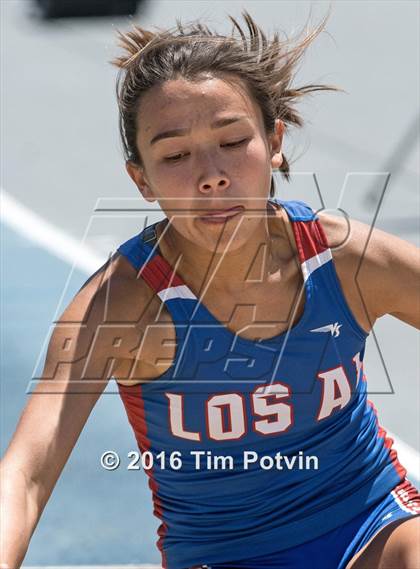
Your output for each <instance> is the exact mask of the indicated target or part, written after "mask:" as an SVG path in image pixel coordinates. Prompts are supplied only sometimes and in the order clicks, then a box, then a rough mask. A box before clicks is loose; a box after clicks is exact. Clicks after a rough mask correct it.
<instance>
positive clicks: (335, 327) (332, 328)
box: [309, 322, 342, 338]
mask: <svg viewBox="0 0 420 569" xmlns="http://www.w3.org/2000/svg"><path fill="white" fill-rule="evenodd" d="M341 326H342V324H339V323H338V322H334V324H327V325H326V326H321V328H314V329H313V330H309V332H331V336H333V337H334V338H337V337H338V336H339V335H340V328H341Z"/></svg>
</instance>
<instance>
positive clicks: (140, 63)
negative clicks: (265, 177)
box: [111, 11, 340, 196]
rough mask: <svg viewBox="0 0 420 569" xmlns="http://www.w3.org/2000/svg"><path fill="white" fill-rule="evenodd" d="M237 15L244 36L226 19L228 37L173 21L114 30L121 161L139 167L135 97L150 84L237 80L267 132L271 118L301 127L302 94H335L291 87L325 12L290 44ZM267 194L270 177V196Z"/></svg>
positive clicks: (286, 168) (286, 174) (137, 99)
mask: <svg viewBox="0 0 420 569" xmlns="http://www.w3.org/2000/svg"><path fill="white" fill-rule="evenodd" d="M242 15H243V18H244V20H245V23H246V27H247V32H248V33H245V30H244V29H243V28H241V26H240V25H239V23H238V22H237V20H235V19H234V18H233V17H232V16H229V19H230V20H231V22H232V23H233V29H232V32H231V35H230V36H224V35H220V34H217V33H216V32H213V31H211V30H210V29H209V28H208V27H207V26H205V25H203V24H202V23H200V22H199V21H195V22H191V23H189V24H187V25H186V26H185V25H183V24H182V23H181V22H179V21H178V20H177V25H176V27H175V28H174V29H172V30H158V31H156V32H151V31H148V30H145V29H142V28H140V27H139V26H137V25H134V26H133V30H131V31H127V32H125V33H122V32H120V31H117V33H118V36H119V37H118V39H119V45H120V46H121V47H122V48H124V50H125V54H124V55H123V56H120V57H117V58H115V59H114V60H113V61H111V63H112V64H113V65H116V66H117V67H119V68H120V72H119V74H118V78H117V87H116V91H117V99H118V106H119V129H120V135H121V141H122V145H123V151H124V156H125V159H126V160H130V161H132V162H134V163H135V164H137V165H139V166H141V165H142V161H141V157H140V155H139V152H138V149H137V145H136V134H137V125H138V121H137V113H138V109H139V102H140V100H141V97H142V96H143V95H144V93H146V92H147V91H148V90H149V89H151V88H152V87H153V86H155V85H159V84H161V83H164V82H165V81H168V80H170V79H176V78H178V77H183V78H185V79H188V80H190V81H197V80H200V79H203V78H204V77H205V76H207V77H208V76H209V75H211V76H213V77H219V78H220V79H224V80H229V78H230V80H232V78H239V79H240V80H242V82H243V84H244V85H245V86H246V87H247V89H248V92H249V93H250V94H251V96H252V97H253V98H254V99H255V101H256V102H257V104H258V105H259V107H260V109H261V111H262V115H263V120H264V126H265V129H266V132H267V133H270V132H273V131H274V123H275V119H276V118H279V119H281V120H282V121H283V122H284V124H285V128H286V130H287V128H288V127H289V126H291V125H294V126H302V125H303V120H302V118H301V116H300V115H299V113H298V112H297V110H296V108H295V103H296V102H297V101H298V100H299V99H300V98H301V97H303V96H304V95H306V94H308V93H311V92H314V91H339V90H340V89H338V88H336V87H334V86H329V85H317V84H310V85H304V86H302V87H293V86H292V85H291V83H292V79H293V78H294V75H295V73H296V67H297V64H298V62H299V61H300V59H301V58H302V56H303V54H304V53H305V51H306V49H307V47H308V46H309V44H310V43H311V42H312V41H313V40H314V38H315V37H316V36H318V34H319V33H320V32H321V31H322V30H323V29H324V27H325V23H326V20H327V19H328V16H329V13H328V14H327V15H326V16H325V18H324V19H323V20H322V22H321V24H319V25H318V26H317V27H315V28H314V29H313V30H312V31H311V32H307V33H305V32H301V34H300V35H303V38H301V39H299V37H300V35H299V36H298V38H297V39H295V40H290V39H288V38H286V39H285V40H283V41H280V39H279V35H278V33H277V32H276V33H275V34H274V36H273V39H272V40H271V41H268V40H267V38H266V36H265V34H264V32H263V31H262V30H261V29H260V28H259V27H258V26H257V24H256V23H255V21H254V20H253V18H252V17H251V16H250V15H249V13H248V12H246V11H243V12H242ZM235 32H237V34H238V36H239V37H236V36H235ZM280 171H281V172H282V174H283V176H284V177H285V178H286V180H289V171H290V168H289V163H288V161H287V159H286V158H285V157H284V156H283V163H282V165H281V167H280ZM273 195H274V182H273V179H271V188H270V196H273Z"/></svg>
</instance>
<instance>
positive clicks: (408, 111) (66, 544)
mask: <svg viewBox="0 0 420 569" xmlns="http://www.w3.org/2000/svg"><path fill="white" fill-rule="evenodd" d="M330 5H331V6H332V13H331V16H330V19H329V22H328V24H327V28H326V30H327V31H326V32H324V33H323V34H321V36H319V37H318V38H317V39H316V40H315V42H314V43H313V45H312V46H311V47H310V48H309V50H308V51H307V54H306V56H305V58H304V61H303V64H302V65H301V67H300V69H299V72H298V74H297V76H296V79H295V85H297V86H299V85H301V84H304V83H306V82H310V83H317V82H321V83H330V84H334V85H337V86H339V87H341V88H342V89H344V90H345V91H346V93H320V94H317V95H314V96H313V97H311V98H309V100H307V101H306V102H305V103H304V104H303V105H302V106H301V111H302V114H303V118H304V120H305V126H304V128H303V129H301V130H300V131H297V130H294V131H293V130H291V131H290V132H289V134H288V136H287V137H286V140H285V147H284V151H285V154H286V156H287V157H288V158H289V160H290V161H291V162H292V165H291V166H292V172H293V174H292V179H291V183H290V184H287V183H286V182H285V181H284V180H283V179H282V178H280V177H277V178H276V188H277V195H278V196H279V197H280V198H282V199H302V200H304V201H306V202H308V203H309V204H310V205H311V206H312V207H314V208H315V209H320V208H322V207H324V208H326V209H328V210H332V212H333V210H336V209H337V208H338V207H340V208H341V209H343V210H345V211H346V212H347V214H348V215H349V216H350V217H352V218H355V219H359V220H360V221H363V222H365V223H368V224H369V225H372V224H374V225H375V227H378V228H381V229H383V230H385V231H388V232H391V233H393V234H395V235H398V236H399V237H401V238H402V239H405V240H407V241H411V242H413V243H416V244H417V245H418V244H419V236H420V231H419V136H418V135H419V100H420V97H419V95H420V88H419V77H420V75H419V54H420V49H419V43H420V42H419V27H418V21H419V15H420V14H419V11H420V4H419V3H418V2H413V1H400V0H399V1H395V2H394V1H365V2H357V1H354V0H350V1H346V0H341V1H336V2H331V3H330V2H321V1H314V2H307V1H303V0H301V1H299V2H291V1H285V0H282V1H280V0H272V1H268V0H258V1H252V0H237V1H235V2H229V3H227V2H224V1H217V0H212V1H211V2H210V1H200V0H194V1H178V0H154V1H151V0H150V1H148V0H144V1H142V2H139V3H136V2H132V1H125V0H121V2H119V1H112V0H109V1H107V0H94V1H92V2H91V3H90V2H88V1H86V2H80V1H79V2H77V0H76V1H75V2H73V3H69V2H67V3H66V2H63V1H60V0H56V1H54V0H44V1H42V0H39V1H38V2H36V1H35V0H34V1H32V0H1V2H0V9H1V48H2V49H1V52H2V55H1V88H2V96H1V103H2V104H1V123H2V126H1V187H2V208H1V214H2V223H1V238H2V245H1V247H2V248H1V253H2V256H1V262H2V265H1V268H2V315H1V325H2V327H1V330H2V337H1V419H0V420H1V423H0V427H1V452H2V453H3V452H4V450H5V449H6V446H7V444H8V442H9V440H10V437H11V435H12V433H13V431H14V429H15V428H16V424H17V421H18V418H19V416H20V413H21V411H22V408H23V406H24V404H25V402H26V400H27V398H28V391H30V389H31V385H33V384H32V383H31V380H33V378H36V377H37V376H39V374H40V372H41V371H42V364H43V358H44V355H45V351H44V350H45V344H46V341H47V339H48V336H49V333H50V327H51V324H52V322H53V321H54V318H56V317H57V316H58V314H60V312H61V311H62V310H63V309H64V307H65V305H66V304H67V302H68V301H69V299H70V298H72V296H73V295H74V294H75V293H76V292H77V290H78V289H79V287H80V286H81V285H82V283H83V282H84V281H85V280H86V278H87V276H88V275H89V274H91V273H92V272H94V270H95V269H96V268H97V267H99V266H100V265H101V263H102V261H103V260H104V259H106V258H107V256H108V255H109V253H110V252H111V251H113V250H114V249H115V248H116V246H117V245H118V244H119V243H121V242H122V241H124V240H125V239H127V238H129V237H131V236H132V235H134V234H136V233H138V232H139V231H140V230H141V229H143V227H144V225H145V224H149V223H152V222H153V221H156V220H157V219H158V218H161V217H162V214H161V213H160V212H159V211H156V209H154V204H145V203H144V202H143V201H142V200H141V199H140V196H139V194H138V193H137V189H136V187H135V186H134V184H133V182H132V181H131V180H130V178H129V177H128V175H127V173H126V171H125V167H124V159H123V155H122V150H121V145H120V141H119V134H118V122H117V119H118V114H117V104H116V97H115V80H116V75H117V70H116V68H114V67H112V66H111V65H110V64H109V61H110V60H111V59H112V58H113V57H115V56H116V55H117V54H118V53H120V49H119V48H118V47H117V44H116V30H117V29H120V30H127V29H128V28H129V27H130V26H131V24H132V23H137V24H139V25H141V26H142V27H145V28H156V27H159V28H166V27H172V26H173V25H174V24H175V21H176V18H180V19H181V20H182V21H184V22H187V21H189V20H192V19H196V18H200V19H202V20H203V21H204V22H205V23H206V24H207V25H209V26H210V27H212V26H213V27H215V28H217V29H218V30H220V31H221V32H227V33H230V31H231V25H230V23H229V20H228V18H227V14H231V15H232V16H234V17H238V18H240V14H241V11H242V10H243V9H246V10H248V11H249V12H250V14H251V15H252V16H253V17H254V18H255V19H256V21H257V22H258V23H259V24H260V25H261V26H262V27H263V29H264V30H265V31H266V32H267V34H270V33H271V32H273V31H274V30H275V29H278V30H283V31H284V32H286V33H287V35H289V36H293V35H294V34H295V33H297V32H298V31H299V30H301V29H302V27H303V26H304V24H305V22H306V21H307V20H308V18H310V20H309V23H312V24H313V25H316V24H317V23H319V21H320V20H321V19H322V17H323V16H324V15H325V14H326V12H327V11H328V8H329V6H330ZM98 14H101V15H98ZM314 175H315V177H314ZM139 208H140V209H142V208H143V209H144V211H143V212H139V211H132V210H133V209H139ZM121 210H124V211H121ZM401 287H402V293H403V290H404V288H403V287H404V283H401ZM419 356H420V350H419V343H418V332H417V331H416V330H415V329H414V328H412V327H410V326H408V325H407V324H404V323H403V322H401V321H398V320H396V319H395V318H392V317H390V316H386V317H383V318H381V319H380V320H379V321H378V322H377V323H376V325H375V327H374V330H373V332H372V333H371V335H370V336H369V338H368V341H367V353H366V356H365V372H366V375H367V378H368V382H369V385H370V393H371V395H370V399H371V400H372V401H373V402H374V403H375V405H376V407H377V409H378V413H379V419H380V423H381V424H382V425H383V426H384V427H385V428H386V429H387V430H388V429H389V430H390V431H391V432H392V433H394V434H395V435H396V437H397V438H396V440H397V443H398V448H399V449H401V454H400V460H401V462H402V463H403V464H404V465H405V466H406V467H407V468H409V471H410V477H411V479H412V481H413V482H415V483H418V477H419V474H418V468H419V465H418V457H419V455H418V447H419V438H420V437H419V426H418V425H419V422H418V404H419V381H418V374H419V369H420V361H419ZM132 449H136V444H135V440H134V436H133V434H132V432H131V429H130V427H129V424H128V421H127V418H126V416H125V412H124V409H123V406H122V402H121V400H120V399H119V396H118V395H116V386H115V383H114V381H111V382H110V385H109V386H108V388H107V391H106V393H104V395H103V396H102V397H101V398H100V400H99V401H98V403H97V405H96V407H95V409H94V410H93V412H92V414H91V416H90V418H89V420H88V423H87V424H86V427H85V429H84V431H83V433H82V434H81V436H80V439H79V442H78V444H77V446H76V448H75V449H74V451H73V453H72V455H71V457H70V459H69V462H68V463H67V465H66V468H65V470H64V472H63V474H62V476H61V478H60V480H59V482H58V484H57V486H56V489H55V491H54V493H53V495H52V497H51V499H50V501H49V503H48V505H47V507H46V509H45V511H44V514H43V516H42V519H41V521H40V523H39V525H38V528H37V530H36V532H35V535H34V537H33V539H32V542H31V545H30V548H29V551H28V554H27V556H26V560H25V562H26V564H27V565H53V564H78V563H83V564H101V563H107V564H108V563H115V564H123V563H136V562H137V563H139V562H142V563H158V562H159V561H160V555H159V553H158V550H157V549H156V546H155V542H156V528H157V526H158V521H157V520H156V519H155V518H154V517H153V515H152V504H151V494H150V490H149V488H148V485H147V479H146V476H145V475H144V473H143V472H142V471H135V470H133V471H129V470H127V469H126V468H125V467H121V468H120V469H118V470H116V471H111V472H108V471H106V470H104V469H103V468H101V467H100V464H99V458H100V456H101V454H102V453H103V452H104V451H106V450H115V451H117V452H118V453H119V454H120V455H121V456H122V457H124V456H126V455H127V453H128V452H129V451H130V450H132ZM126 464H127V460H126V461H125V463H124V465H126Z"/></svg>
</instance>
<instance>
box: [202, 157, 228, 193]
mask: <svg viewBox="0 0 420 569" xmlns="http://www.w3.org/2000/svg"><path fill="white" fill-rule="evenodd" d="M229 186H230V180H229V177H228V176H227V175H226V174H225V173H224V172H222V171H221V170H220V169H219V168H218V167H217V166H216V165H215V164H214V163H213V164H210V163H207V164H206V166H205V167H204V169H203V174H202V176H201V177H200V180H199V184H198V188H199V190H200V192H201V193H203V194H206V195H208V194H209V193H212V192H218V191H223V190H227V188H228V187H229Z"/></svg>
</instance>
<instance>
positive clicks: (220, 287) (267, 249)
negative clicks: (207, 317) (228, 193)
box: [158, 211, 279, 296]
mask: <svg viewBox="0 0 420 569" xmlns="http://www.w3.org/2000/svg"><path fill="white" fill-rule="evenodd" d="M267 215H268V216H270V218H271V216H272V213H271V212H270V211H267ZM160 235H161V231H158V239H159V247H160V250H161V253H162V255H163V256H164V257H165V259H166V260H167V261H168V262H169V263H170V265H171V266H172V267H173V268H174V269H175V271H176V273H177V274H178V275H180V276H181V277H182V278H183V279H184V280H185V282H186V283H189V284H191V286H192V287H193V288H194V290H196V291H197V292H201V291H202V290H204V289H207V287H211V289H212V290H213V291H215V292H224V293H227V294H229V293H231V294H233V295H235V296H236V295H238V294H240V293H241V292H244V291H247V290H249V289H250V288H252V287H255V286H256V285H257V284H261V283H262V282H266V281H267V280H269V279H270V277H271V276H272V273H274V270H275V269H273V267H275V268H276V269H277V270H278V268H279V267H278V263H276V262H275V259H274V257H275V254H274V247H273V235H271V233H270V225H269V223H268V217H263V218H262V219H261V222H260V224H259V225H258V228H257V230H256V231H255V232H254V233H253V234H252V236H251V237H250V239H248V240H247V241H246V242H245V243H244V244H243V245H241V246H240V247H239V248H237V249H235V250H233V251H231V250H229V247H227V250H226V251H223V252H220V253H219V252H213V251H209V250H207V249H204V248H202V247H200V246H198V245H197V244H195V243H193V242H191V241H189V240H188V239H186V238H185V237H183V236H182V235H181V234H180V233H179V232H177V231H176V230H175V229H174V228H173V227H172V226H171V225H169V227H168V228H167V230H166V231H165V232H164V235H163V236H162V237H160ZM276 265H277V266H276Z"/></svg>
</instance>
